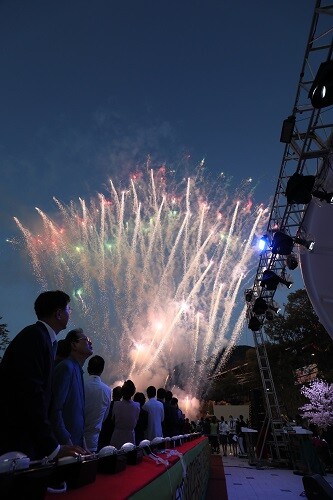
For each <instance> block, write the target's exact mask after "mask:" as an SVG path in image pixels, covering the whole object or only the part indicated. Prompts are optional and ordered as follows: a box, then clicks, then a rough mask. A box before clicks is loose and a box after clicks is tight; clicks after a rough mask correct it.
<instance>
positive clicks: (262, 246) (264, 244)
mask: <svg viewBox="0 0 333 500" xmlns="http://www.w3.org/2000/svg"><path fill="white" fill-rule="evenodd" d="M270 243H271V242H270V239H269V236H268V235H267V234H264V235H263V236H262V237H261V238H260V240H259V241H258V248H259V250H261V251H264V250H266V249H267V248H268V247H269V246H270Z"/></svg>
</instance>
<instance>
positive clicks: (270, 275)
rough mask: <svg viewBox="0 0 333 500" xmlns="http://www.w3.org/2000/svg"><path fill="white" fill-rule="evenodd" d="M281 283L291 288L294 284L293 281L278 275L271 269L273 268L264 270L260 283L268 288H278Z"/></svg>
mask: <svg viewBox="0 0 333 500" xmlns="http://www.w3.org/2000/svg"><path fill="white" fill-rule="evenodd" d="M280 283H281V284H283V285H285V286H286V287H287V288H290V287H291V285H292V281H287V280H285V279H284V278H281V276H278V275H277V274H276V273H275V272H274V271H271V269H266V271H264V272H263V275H262V279H261V281H260V285H261V286H262V287H264V288H266V290H276V289H277V287H278V285H279V284H280Z"/></svg>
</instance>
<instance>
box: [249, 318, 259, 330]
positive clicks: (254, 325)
mask: <svg viewBox="0 0 333 500" xmlns="http://www.w3.org/2000/svg"><path fill="white" fill-rule="evenodd" d="M248 327H249V329H250V330H252V331H253V332H259V330H260V329H261V323H260V321H259V319H258V318H256V316H251V318H250V321H249V324H248Z"/></svg>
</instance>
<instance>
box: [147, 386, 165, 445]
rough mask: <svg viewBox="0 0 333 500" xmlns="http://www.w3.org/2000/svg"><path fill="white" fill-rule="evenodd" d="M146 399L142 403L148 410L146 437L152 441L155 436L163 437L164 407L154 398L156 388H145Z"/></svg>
mask: <svg viewBox="0 0 333 500" xmlns="http://www.w3.org/2000/svg"><path fill="white" fill-rule="evenodd" d="M147 396H148V401H147V402H146V403H145V404H144V405H143V409H144V410H146V411H147V412H148V429H147V439H149V441H152V440H153V439H154V438H155V437H163V431H162V422H163V420H164V408H163V404H162V403H161V402H160V401H157V399H155V396H156V388H155V387H154V386H149V387H148V388H147Z"/></svg>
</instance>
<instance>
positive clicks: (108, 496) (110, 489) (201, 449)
mask: <svg viewBox="0 0 333 500" xmlns="http://www.w3.org/2000/svg"><path fill="white" fill-rule="evenodd" d="M175 449H176V450H177V451H178V452H179V453H180V454H182V457H181V458H182V460H181V458H180V457H179V456H177V455H171V456H168V451H167V452H166V453H163V454H161V455H160V456H161V458H163V459H164V460H167V461H168V462H169V465H168V466H165V465H163V464H156V462H155V461H153V460H152V459H151V458H150V457H149V456H144V457H143V460H142V462H141V463H139V464H137V465H128V466H127V467H126V469H125V470H124V471H122V472H118V473H117V474H97V477H96V481H95V482H94V483H91V484H88V485H87V486H83V487H82V488H77V489H74V490H71V491H67V492H66V493H62V494H52V493H48V494H47V495H46V500H58V499H59V500H60V499H61V498H63V499H64V500H123V499H131V500H147V499H149V500H154V499H158V500H164V499H165V500H170V499H177V498H182V499H188V500H196V499H202V498H204V497H205V492H206V489H207V484H208V479H209V465H210V448H209V445H208V440H207V438H205V437H199V438H197V439H195V440H193V441H190V442H188V443H184V444H183V445H181V446H178V447H177V448H175ZM170 451H172V450H170Z"/></svg>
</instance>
